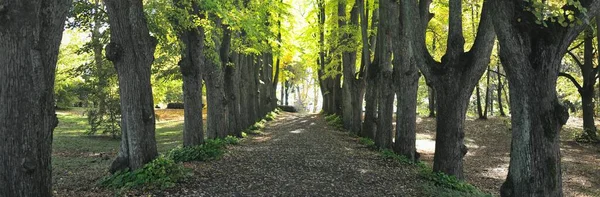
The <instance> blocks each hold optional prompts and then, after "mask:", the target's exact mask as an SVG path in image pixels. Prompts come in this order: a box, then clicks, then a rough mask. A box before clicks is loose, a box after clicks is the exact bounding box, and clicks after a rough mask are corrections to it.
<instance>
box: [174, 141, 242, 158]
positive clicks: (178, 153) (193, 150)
mask: <svg viewBox="0 0 600 197" xmlns="http://www.w3.org/2000/svg"><path fill="white" fill-rule="evenodd" d="M239 141H240V140H239V139H238V138H236V137H233V136H227V137H226V138H224V139H214V140H206V141H204V144H201V145H198V146H193V147H177V148H175V149H172V150H171V151H169V152H168V153H167V157H168V158H169V159H172V160H173V161H175V162H186V161H210V160H214V159H218V158H219V157H221V156H222V155H223V154H224V151H223V148H224V147H225V146H227V145H230V144H231V145H235V144H238V143H239Z"/></svg>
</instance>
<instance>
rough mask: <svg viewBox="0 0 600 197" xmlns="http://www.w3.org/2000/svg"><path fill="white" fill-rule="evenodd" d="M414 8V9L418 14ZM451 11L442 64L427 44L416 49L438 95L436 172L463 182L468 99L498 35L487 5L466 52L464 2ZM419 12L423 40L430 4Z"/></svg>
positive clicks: (452, 0) (452, 3) (456, 2)
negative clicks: (471, 43) (434, 56)
mask: <svg viewBox="0 0 600 197" xmlns="http://www.w3.org/2000/svg"><path fill="white" fill-rule="evenodd" d="M414 7H415V6H413V9H415V10H416V8H414ZM449 7H450V19H449V23H450V26H449V38H448V44H447V45H448V50H447V52H446V54H445V56H444V58H442V62H439V63H438V62H436V61H434V60H433V59H432V58H431V55H430V54H428V52H427V50H426V48H425V47H424V46H425V43H421V44H420V45H417V46H418V48H419V50H420V51H421V53H420V54H421V56H419V58H420V59H421V61H423V62H425V63H426V64H425V65H422V66H421V72H422V73H423V74H424V75H425V77H426V78H427V79H429V80H431V84H432V85H433V86H434V89H435V94H436V98H435V100H436V104H437V111H436V112H437V117H436V119H437V127H436V147H435V149H436V151H435V156H434V164H433V170H434V171H436V172H443V173H446V174H448V175H454V176H456V177H457V178H459V179H462V178H463V172H462V171H463V169H462V166H463V161H462V158H463V156H464V155H465V154H466V151H467V150H466V147H465V146H464V140H463V139H464V120H465V117H466V110H467V107H468V103H469V98H470V97H471V94H472V93H473V91H474V89H475V87H476V86H477V84H478V82H479V80H480V79H481V76H482V75H483V73H484V72H485V70H486V67H487V65H488V64H489V62H490V54H491V52H492V48H493V43H494V39H495V34H494V29H493V24H492V21H491V20H492V18H491V16H490V11H491V7H490V5H489V3H488V2H487V1H486V2H485V3H484V5H483V8H482V14H481V20H480V24H479V27H478V30H477V36H476V37H475V42H474V44H473V47H472V48H471V49H470V51H468V52H465V51H464V37H463V35H462V15H461V12H462V8H461V7H462V2H461V1H460V0H450V6H449ZM419 8H420V9H421V14H420V15H421V16H420V18H421V22H422V24H423V25H422V26H421V27H420V32H421V33H420V34H418V35H417V37H420V38H423V36H424V31H425V30H426V26H425V24H427V23H428V21H429V19H430V17H431V15H430V14H429V10H428V9H429V5H428V2H423V3H421V4H420V5H419ZM423 54H424V55H423Z"/></svg>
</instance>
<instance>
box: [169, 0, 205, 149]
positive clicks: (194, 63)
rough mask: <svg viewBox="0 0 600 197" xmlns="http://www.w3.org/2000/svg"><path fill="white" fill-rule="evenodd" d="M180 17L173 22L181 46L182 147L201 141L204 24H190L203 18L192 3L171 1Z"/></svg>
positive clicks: (178, 0)
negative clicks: (176, 28)
mask: <svg viewBox="0 0 600 197" xmlns="http://www.w3.org/2000/svg"><path fill="white" fill-rule="evenodd" d="M174 3H175V6H176V7H178V8H179V9H180V10H179V11H180V12H182V15H183V16H186V17H183V18H180V19H179V21H176V22H175V23H176V24H174V26H176V27H178V37H179V40H180V41H181V42H182V43H183V45H184V47H183V49H182V51H181V60H180V61H179V68H180V70H181V75H182V76H183V104H184V127H183V146H196V145H200V144H202V143H203V142H204V128H203V122H202V121H203V120H202V108H203V104H202V71H203V69H204V68H203V67H204V27H202V26H201V25H195V24H193V23H191V21H193V19H203V17H204V16H203V15H201V14H200V12H201V10H200V8H199V6H198V5H197V3H196V2H191V3H190V4H186V3H188V2H183V1H182V0H177V1H175V2H174Z"/></svg>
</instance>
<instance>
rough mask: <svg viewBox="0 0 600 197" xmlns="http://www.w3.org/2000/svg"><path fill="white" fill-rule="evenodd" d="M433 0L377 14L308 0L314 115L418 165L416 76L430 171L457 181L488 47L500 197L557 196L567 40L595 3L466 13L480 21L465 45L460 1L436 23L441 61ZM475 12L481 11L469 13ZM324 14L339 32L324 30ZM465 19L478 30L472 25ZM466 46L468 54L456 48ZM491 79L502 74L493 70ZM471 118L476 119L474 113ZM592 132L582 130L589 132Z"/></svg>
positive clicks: (502, 4) (357, 5)
mask: <svg viewBox="0 0 600 197" xmlns="http://www.w3.org/2000/svg"><path fill="white" fill-rule="evenodd" d="M352 2H354V4H353V5H350V6H348V4H350V3H352ZM470 2H471V1H470ZM431 3H432V1H430V0H420V1H410V0H406V1H404V0H403V1H392V0H379V1H378V6H373V7H374V8H375V10H373V11H369V10H367V9H365V7H367V8H368V7H369V6H368V5H370V4H369V3H368V2H365V1H363V0H356V1H348V0H332V1H327V2H326V1H325V0H316V9H315V10H316V12H317V13H318V14H317V16H318V17H317V18H318V20H317V23H316V25H315V27H317V28H318V33H319V36H318V42H319V46H318V49H319V52H318V55H319V60H318V64H319V80H320V86H321V93H322V96H323V111H324V112H325V113H327V114H334V113H335V114H338V115H341V116H343V121H344V127H345V128H346V129H348V130H349V131H350V132H352V133H355V134H358V135H361V136H364V137H369V138H372V139H374V141H375V144H376V145H377V147H379V148H391V149H393V150H394V151H396V152H397V153H399V154H401V155H404V156H405V157H407V158H408V159H410V160H413V161H416V160H418V153H417V152H416V147H415V140H416V134H415V128H416V124H415V122H416V104H417V90H418V81H419V77H420V76H421V74H422V75H423V76H424V77H425V79H426V82H427V85H428V86H429V87H431V89H432V92H433V93H434V94H433V95H435V99H434V100H435V104H434V105H433V106H432V107H435V112H437V116H436V120H437V121H436V149H435V156H434V165H433V169H434V171H437V172H443V173H446V174H449V175H454V176H456V177H458V178H461V179H462V178H463V157H464V156H465V154H466V153H467V148H466V146H465V145H464V137H465V133H464V121H465V118H466V113H467V109H468V104H469V103H470V98H471V95H472V93H473V91H474V90H475V87H476V86H478V84H479V81H480V79H481V77H482V75H483V74H484V73H485V72H486V70H488V73H490V72H491V69H489V65H490V57H491V54H492V51H493V48H494V45H495V42H496V40H497V42H498V43H499V55H498V56H499V59H500V60H501V62H502V66H503V67H504V69H505V71H506V75H505V76H506V78H507V79H508V84H509V90H510V97H509V98H510V107H511V115H512V117H511V119H512V126H511V127H512V133H513V134H512V147H511V161H510V167H509V174H508V177H507V179H506V181H505V183H504V184H503V185H502V188H501V195H502V196H561V195H562V179H561V167H560V166H561V165H560V148H559V132H560V130H561V128H562V126H563V125H564V124H565V123H566V121H567V119H568V117H569V114H568V112H567V109H566V108H565V107H564V106H563V105H562V104H561V102H559V99H558V97H557V92H556V84H557V78H558V76H559V71H560V68H561V65H562V63H563V61H562V60H563V57H564V56H565V54H567V52H569V51H571V50H572V49H570V48H569V47H570V46H571V44H572V43H573V41H575V40H576V39H577V37H578V35H579V34H580V33H581V32H582V31H583V30H584V29H586V28H591V27H592V25H593V24H591V23H592V22H591V21H592V19H593V18H594V17H595V16H596V15H597V13H598V11H600V2H599V1H592V0H581V1H569V2H567V3H565V4H564V5H563V4H562V3H564V2H553V1H537V0H533V1H520V0H487V1H484V2H483V3H482V5H481V6H479V8H475V9H474V8H473V7H471V9H472V10H471V13H472V14H471V17H473V18H474V17H475V16H477V17H478V20H477V21H479V22H478V25H477V26H476V25H473V27H472V30H473V32H474V33H473V37H472V40H471V41H470V43H469V45H470V46H468V45H467V42H466V39H465V37H466V36H465V35H464V31H463V29H464V28H465V27H464V25H463V20H464V17H463V15H464V13H465V10H466V9H464V8H463V3H464V2H463V1H462V0H449V1H448V2H447V3H448V4H447V8H448V12H447V14H448V15H444V16H442V17H445V18H447V26H446V27H447V29H446V30H445V31H447V39H446V43H445V44H446V45H445V47H446V50H445V53H443V54H442V55H441V59H437V58H435V57H436V54H435V53H432V52H431V50H430V47H429V46H428V44H427V43H430V42H427V41H428V39H430V36H427V34H428V32H429V28H430V27H431V25H430V21H431V19H432V18H433V17H434V16H435V15H434V14H435V13H432V12H431V10H430V9H431V8H432V6H431ZM443 3H444V4H445V3H446V2H443ZM328 4H329V5H328ZM348 7H350V8H351V10H350V12H349V13H350V17H348V16H347V14H348V11H347V8H348ZM436 8H437V6H436ZM438 11H439V8H438ZM475 11H477V12H480V14H473V12H475ZM370 13H371V14H372V17H371V18H370V19H369V18H368V17H367V16H368V14H370ZM442 13H443V12H442ZM326 17H330V18H333V19H332V20H336V21H337V23H332V22H329V23H328V22H327V20H326ZM330 21H331V20H330ZM369 22H371V24H370V26H371V28H369ZM471 22H472V23H473V24H475V20H474V19H473V20H472V21H471ZM357 29H359V30H360V31H355V30H357ZM372 29H376V34H375V35H370V34H369V31H372ZM355 37H360V39H359V38H355ZM434 37H435V36H434ZM588 37H589V39H588V41H587V42H585V43H586V46H587V47H588V48H589V49H588V48H586V50H589V51H588V52H586V54H587V53H589V54H587V55H586V56H585V57H586V63H579V65H580V67H581V68H582V73H583V76H584V85H583V86H580V85H578V84H577V83H576V85H578V90H579V92H581V93H582V96H583V97H584V100H586V99H587V100H586V101H584V102H585V103H584V107H583V108H584V114H586V112H587V113H591V116H587V117H588V120H587V121H586V124H585V125H587V127H586V131H588V130H591V128H593V127H594V124H593V104H592V103H591V102H592V101H591V98H593V87H594V84H595V80H596V76H597V70H596V69H594V68H593V65H592V59H591V58H592V54H591V50H593V49H592V46H591V43H592V41H591V39H593V36H588ZM372 38H373V39H372ZM434 42H435V41H434ZM433 46H434V47H435V43H434V44H433ZM467 47H470V49H469V50H465V48H467ZM371 53H373V55H371ZM358 54H360V55H361V56H360V60H359V61H357V55H358ZM357 62H359V63H360V66H359V69H358V70H356V67H357V66H355V65H356V63H357ZM496 74H498V75H500V74H501V73H500V72H499V70H497V71H496ZM488 75H489V74H488ZM560 75H561V76H567V75H566V74H560ZM487 79H488V80H489V79H490V78H489V76H488V77H487ZM573 81H575V80H574V79H573ZM575 82H576V81H575ZM586 84H587V85H586ZM478 89H479V88H477V90H478ZM499 90H501V89H499ZM590 91H591V95H588V94H589V93H590ZM476 92H477V94H478V95H479V91H476ZM486 92H489V91H486ZM486 94H489V93H486ZM584 94H585V95H584ZM500 95H501V93H499V94H498V96H500ZM586 95H587V97H586ZM363 96H364V101H365V103H366V104H365V112H364V120H363V117H362V116H363V113H362V110H363V108H362V107H363V104H362V101H363ZM394 96H396V98H394ZM486 98H487V96H486ZM394 100H396V101H397V102H396V106H395V107H396V110H395V112H396V114H395V117H396V120H395V122H396V126H395V130H394V127H393V123H394V120H393V117H394V116H393V115H394V108H393V107H394ZM500 102H501V101H500ZM479 109H480V110H479V111H481V107H480V104H479ZM486 109H487V108H486ZM480 116H481V117H484V116H483V113H480ZM589 117H591V119H590V118H589ZM593 130H594V131H593V132H591V131H589V132H587V133H589V134H590V135H592V133H593V134H594V135H595V128H594V129H593ZM394 136H395V139H394V140H393V137H394Z"/></svg>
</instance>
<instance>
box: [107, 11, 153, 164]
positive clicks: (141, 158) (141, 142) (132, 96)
mask: <svg viewBox="0 0 600 197" xmlns="http://www.w3.org/2000/svg"><path fill="white" fill-rule="evenodd" d="M104 2H105V3H106V8H107V12H108V19H109V24H110V27H111V29H110V34H111V36H110V37H111V38H110V43H109V44H108V46H107V47H106V57H107V59H108V60H110V61H112V62H113V64H114V66H115V67H116V69H117V73H118V75H119V90H120V95H121V112H122V118H121V119H122V120H121V133H122V134H121V148H120V149H119V154H118V156H117V159H116V160H115V161H114V162H113V163H112V165H111V168H110V171H111V172H113V173H114V172H116V171H118V170H124V169H127V168H129V169H130V170H136V169H139V168H141V167H143V166H144V164H146V163H148V162H150V161H152V160H153V159H154V158H156V157H157V156H158V152H157V150H156V140H155V138H154V132H155V131H154V130H155V125H154V124H155V117H154V101H153V98H152V86H151V85H150V74H151V72H150V69H151V66H152V62H153V61H154V50H155V47H156V44H157V41H156V39H155V38H153V37H151V36H150V33H149V31H148V27H147V22H146V17H145V16H144V8H143V3H142V1H141V0H130V1H121V0H105V1H104Z"/></svg>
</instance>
